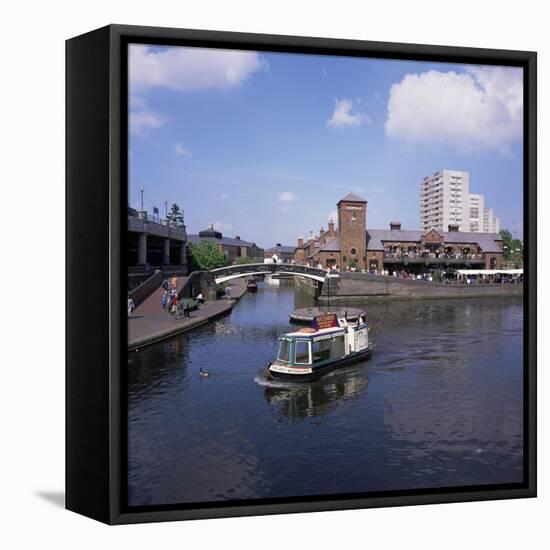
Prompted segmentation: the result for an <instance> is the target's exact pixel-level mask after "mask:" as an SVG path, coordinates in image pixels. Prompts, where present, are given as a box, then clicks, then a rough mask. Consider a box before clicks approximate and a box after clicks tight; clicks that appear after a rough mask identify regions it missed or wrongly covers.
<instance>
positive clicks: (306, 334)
mask: <svg viewBox="0 0 550 550" xmlns="http://www.w3.org/2000/svg"><path fill="white" fill-rule="evenodd" d="M308 329H309V330H303V329H300V330H297V331H295V332H288V333H287V334H285V335H284V336H283V338H287V337H293V338H315V337H316V336H323V335H325V334H330V333H331V332H345V330H346V327H329V328H323V329H321V330H315V329H310V328H309V327H308Z"/></svg>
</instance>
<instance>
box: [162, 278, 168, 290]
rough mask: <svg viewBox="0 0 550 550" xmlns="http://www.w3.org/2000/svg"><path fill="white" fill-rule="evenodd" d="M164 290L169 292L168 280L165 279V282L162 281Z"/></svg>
mask: <svg viewBox="0 0 550 550" xmlns="http://www.w3.org/2000/svg"><path fill="white" fill-rule="evenodd" d="M162 288H163V289H164V290H168V279H164V280H163V281H162Z"/></svg>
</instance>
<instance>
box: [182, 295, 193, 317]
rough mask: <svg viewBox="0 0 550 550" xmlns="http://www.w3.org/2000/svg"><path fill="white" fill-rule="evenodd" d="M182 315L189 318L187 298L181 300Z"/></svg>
mask: <svg viewBox="0 0 550 550" xmlns="http://www.w3.org/2000/svg"><path fill="white" fill-rule="evenodd" d="M183 316H184V317H187V318H188V319H190V318H191V313H190V310H189V300H187V299H184V300H183Z"/></svg>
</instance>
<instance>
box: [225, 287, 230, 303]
mask: <svg viewBox="0 0 550 550" xmlns="http://www.w3.org/2000/svg"><path fill="white" fill-rule="evenodd" d="M225 297H226V298H227V299H228V300H230V299H231V287H230V286H228V287H226V289H225Z"/></svg>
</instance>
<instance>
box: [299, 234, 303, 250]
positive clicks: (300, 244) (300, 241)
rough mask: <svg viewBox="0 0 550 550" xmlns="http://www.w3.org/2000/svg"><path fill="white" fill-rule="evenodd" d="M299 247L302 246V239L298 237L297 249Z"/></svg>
mask: <svg viewBox="0 0 550 550" xmlns="http://www.w3.org/2000/svg"><path fill="white" fill-rule="evenodd" d="M301 246H304V238H303V237H298V248H300V247H301Z"/></svg>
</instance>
